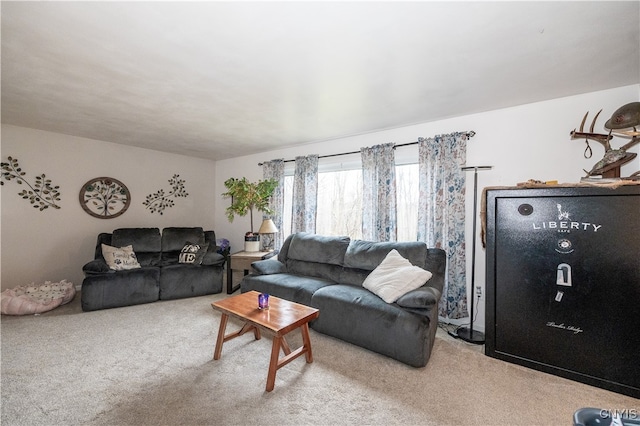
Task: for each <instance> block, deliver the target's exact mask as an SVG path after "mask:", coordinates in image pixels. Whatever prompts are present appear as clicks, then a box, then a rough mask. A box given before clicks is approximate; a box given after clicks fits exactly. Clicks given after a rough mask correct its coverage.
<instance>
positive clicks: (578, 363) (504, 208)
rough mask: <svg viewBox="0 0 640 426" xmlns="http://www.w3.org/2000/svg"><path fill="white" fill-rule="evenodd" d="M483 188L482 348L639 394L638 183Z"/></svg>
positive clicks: (525, 363) (517, 361) (511, 359)
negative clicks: (483, 326) (484, 220)
mask: <svg viewBox="0 0 640 426" xmlns="http://www.w3.org/2000/svg"><path fill="white" fill-rule="evenodd" d="M485 194H486V209H487V210H486V214H487V217H486V221H487V222H486V242H487V246H486V255H487V257H486V274H487V276H486V294H487V299H486V321H485V323H486V324H485V337H486V344H485V353H486V355H488V356H491V357H494V358H498V359H501V360H504V361H509V362H513V363H515V364H519V365H523V366H526V367H530V368H534V369H536V370H540V371H544V372H547V373H551V374H555V375H558V376H562V377H565V378H569V379H572V380H576V381H579V382H583V383H587V384H590V385H593V386H598V387H601V388H604V389H608V390H611V391H614V392H618V393H622V394H626V395H629V396H633V397H635V398H640V185H627V186H621V187H618V188H617V189H610V188H606V187H545V188H534V189H520V188H518V189H515V188H514V189H491V188H487V189H486V190H485Z"/></svg>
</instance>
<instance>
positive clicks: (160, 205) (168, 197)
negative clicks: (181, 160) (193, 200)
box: [142, 175, 189, 215]
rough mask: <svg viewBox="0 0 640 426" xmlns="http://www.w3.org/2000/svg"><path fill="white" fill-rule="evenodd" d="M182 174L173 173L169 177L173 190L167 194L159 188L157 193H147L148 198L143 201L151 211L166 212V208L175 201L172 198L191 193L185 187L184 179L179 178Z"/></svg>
mask: <svg viewBox="0 0 640 426" xmlns="http://www.w3.org/2000/svg"><path fill="white" fill-rule="evenodd" d="M179 177H180V175H173V177H172V178H171V179H169V184H170V185H171V190H170V191H169V192H168V193H167V194H165V192H164V189H161V190H159V191H158V192H156V193H155V194H149V195H147V199H146V200H145V201H144V202H143V203H142V204H144V205H145V206H146V207H147V209H148V210H149V211H150V212H151V213H156V212H158V213H160V214H161V215H162V214H163V213H164V209H166V208H167V207H173V206H174V205H175V202H174V201H173V199H172V198H179V197H186V196H188V195H189V194H188V193H187V191H185V189H184V183H185V180H184V179H179Z"/></svg>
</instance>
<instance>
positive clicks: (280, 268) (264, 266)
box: [251, 257, 287, 275]
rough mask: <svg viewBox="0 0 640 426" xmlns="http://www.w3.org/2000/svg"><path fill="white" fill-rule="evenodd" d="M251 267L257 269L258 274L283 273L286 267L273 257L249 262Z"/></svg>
mask: <svg viewBox="0 0 640 426" xmlns="http://www.w3.org/2000/svg"><path fill="white" fill-rule="evenodd" d="M251 266H252V267H253V269H255V270H256V271H258V274H260V275H269V274H283V273H285V272H287V267H286V266H285V264H284V263H282V262H280V261H279V260H277V259H276V258H275V257H272V258H270V259H266V260H258V261H255V262H253V263H252V264H251Z"/></svg>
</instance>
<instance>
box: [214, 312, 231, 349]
mask: <svg viewBox="0 0 640 426" xmlns="http://www.w3.org/2000/svg"><path fill="white" fill-rule="evenodd" d="M228 320H229V315H227V314H224V313H223V314H222V317H221V318H220V329H219V330H218V339H217V340H216V349H215V351H214V352H213V359H220V354H221V353H222V344H223V343H224V332H225V330H226V329H227V321H228Z"/></svg>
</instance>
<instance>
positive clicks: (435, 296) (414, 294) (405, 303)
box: [396, 285, 441, 310]
mask: <svg viewBox="0 0 640 426" xmlns="http://www.w3.org/2000/svg"><path fill="white" fill-rule="evenodd" d="M440 296H441V293H440V291H439V290H438V289H436V288H433V287H430V286H426V285H425V286H422V287H420V288H417V289H415V290H411V291H410V292H408V293H406V294H404V295H402V296H400V297H399V298H398V300H396V303H397V304H398V306H401V307H403V308H408V309H421V310H424V309H426V310H430V309H431V308H433V306H437V305H438V301H439V300H440Z"/></svg>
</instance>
